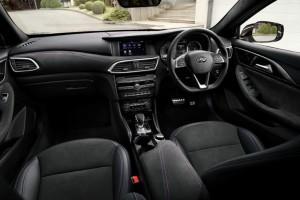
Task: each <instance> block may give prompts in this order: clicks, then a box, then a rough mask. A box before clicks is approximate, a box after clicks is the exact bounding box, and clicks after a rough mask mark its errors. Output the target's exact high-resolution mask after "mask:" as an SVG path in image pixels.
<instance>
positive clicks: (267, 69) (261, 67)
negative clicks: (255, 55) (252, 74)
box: [255, 64, 273, 73]
mask: <svg viewBox="0 0 300 200" xmlns="http://www.w3.org/2000/svg"><path fill="white" fill-rule="evenodd" d="M255 66H256V67H258V68H260V69H263V70H266V71H268V72H269V73H273V69H272V66H271V64H267V65H261V64H255Z"/></svg>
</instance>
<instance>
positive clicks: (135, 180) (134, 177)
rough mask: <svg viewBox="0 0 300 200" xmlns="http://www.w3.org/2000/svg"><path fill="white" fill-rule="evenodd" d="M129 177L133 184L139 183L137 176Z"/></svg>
mask: <svg viewBox="0 0 300 200" xmlns="http://www.w3.org/2000/svg"><path fill="white" fill-rule="evenodd" d="M130 179H131V182H132V184H133V185H136V184H139V183H140V178H139V177H138V176H132V177H131V178H130Z"/></svg>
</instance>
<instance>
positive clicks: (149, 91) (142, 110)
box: [110, 43, 164, 149]
mask: <svg viewBox="0 0 300 200" xmlns="http://www.w3.org/2000/svg"><path fill="white" fill-rule="evenodd" d="M139 45H140V50H138V49H132V48H133V47H132V46H136V48H138V46H139ZM128 46H130V49H131V51H130V52H133V51H134V52H135V54H137V53H138V52H137V51H142V49H143V44H142V43H139V44H135V43H134V44H133V43H130V44H129V43H126V44H123V43H120V48H121V47H122V49H123V50H124V49H125V47H126V52H127V53H128V51H129V47H128ZM124 51H125V50H124ZM123 53H125V52H123ZM158 62H159V57H150V58H139V59H131V60H130V59H129V60H123V61H120V62H117V63H115V64H114V65H113V66H112V67H111V69H110V72H111V73H114V74H115V84H116V89H117V93H118V101H119V102H118V103H119V106H120V109H121V112H122V115H123V118H124V119H125V120H126V122H127V124H128V126H129V128H130V132H131V135H130V141H131V142H132V143H133V145H136V147H137V149H142V148H143V147H149V146H151V145H152V146H155V144H156V142H157V141H158V140H163V139H164V138H163V135H162V134H160V132H159V128H158V126H157V123H156V116H155V109H154V103H155V96H156V89H157V85H156V83H157V76H156V73H155V72H156V68H157V65H158Z"/></svg>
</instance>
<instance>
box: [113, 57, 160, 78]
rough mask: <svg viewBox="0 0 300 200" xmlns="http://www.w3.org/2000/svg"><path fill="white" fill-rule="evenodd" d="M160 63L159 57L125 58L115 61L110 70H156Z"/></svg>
mask: <svg viewBox="0 0 300 200" xmlns="http://www.w3.org/2000/svg"><path fill="white" fill-rule="evenodd" d="M157 64H158V57H155V58H145V59H134V60H124V61H119V62H116V63H114V64H113V65H112V66H111V67H110V69H109V70H108V71H109V72H111V73H116V74H118V73H133V72H144V71H152V70H155V69H156V67H157Z"/></svg>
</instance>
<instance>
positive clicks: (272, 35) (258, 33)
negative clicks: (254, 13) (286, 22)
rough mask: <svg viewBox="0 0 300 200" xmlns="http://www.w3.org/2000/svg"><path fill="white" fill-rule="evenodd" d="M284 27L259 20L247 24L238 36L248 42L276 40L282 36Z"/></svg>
mask: <svg viewBox="0 0 300 200" xmlns="http://www.w3.org/2000/svg"><path fill="white" fill-rule="evenodd" d="M283 32H284V27H283V25H281V24H278V23H274V22H266V21H260V22H256V23H254V24H249V25H247V26H246V27H245V28H244V29H243V31H242V33H241V36H240V38H241V39H243V40H246V41H249V42H260V43H266V42H276V41H279V40H281V38H282V37H283Z"/></svg>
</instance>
